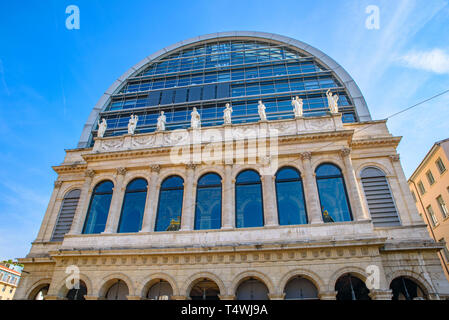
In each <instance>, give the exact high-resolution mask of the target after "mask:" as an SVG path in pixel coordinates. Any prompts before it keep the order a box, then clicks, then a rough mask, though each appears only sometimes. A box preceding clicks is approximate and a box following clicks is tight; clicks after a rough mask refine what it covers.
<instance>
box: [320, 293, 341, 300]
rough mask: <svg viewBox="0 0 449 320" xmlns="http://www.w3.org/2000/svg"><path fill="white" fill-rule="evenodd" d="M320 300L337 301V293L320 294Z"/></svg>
mask: <svg viewBox="0 0 449 320" xmlns="http://www.w3.org/2000/svg"><path fill="white" fill-rule="evenodd" d="M318 298H320V300H337V291H324V292H320V293H319V294H318Z"/></svg>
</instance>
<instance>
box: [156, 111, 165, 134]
mask: <svg viewBox="0 0 449 320" xmlns="http://www.w3.org/2000/svg"><path fill="white" fill-rule="evenodd" d="M166 123H167V118H166V117H165V115H164V111H161V115H160V116H159V117H158V118H157V124H156V130H157V131H165V124H166Z"/></svg>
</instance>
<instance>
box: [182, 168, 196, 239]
mask: <svg viewBox="0 0 449 320" xmlns="http://www.w3.org/2000/svg"><path fill="white" fill-rule="evenodd" d="M195 168H196V164H193V163H189V164H187V165H186V169H187V174H186V181H185V182H184V203H183V205H182V216H181V231H188V230H193V226H194V223H195V205H194V204H195V194H194V192H195V185H196V183H195V181H194V180H193V179H194V173H195Z"/></svg>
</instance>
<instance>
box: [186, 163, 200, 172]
mask: <svg viewBox="0 0 449 320" xmlns="http://www.w3.org/2000/svg"><path fill="white" fill-rule="evenodd" d="M197 166H198V165H197V164H196V163H193V162H189V163H187V164H186V169H187V170H195V168H196V167H197Z"/></svg>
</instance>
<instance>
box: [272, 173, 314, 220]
mask: <svg viewBox="0 0 449 320" xmlns="http://www.w3.org/2000/svg"><path fill="white" fill-rule="evenodd" d="M276 200H277V208H278V216H279V224H280V225H281V226H282V225H293V224H307V210H306V205H305V201H304V188H303V185H302V180H301V174H300V173H299V172H298V170H296V169H294V168H292V167H285V168H281V169H280V170H279V171H278V172H277V173H276Z"/></svg>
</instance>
